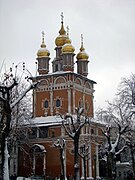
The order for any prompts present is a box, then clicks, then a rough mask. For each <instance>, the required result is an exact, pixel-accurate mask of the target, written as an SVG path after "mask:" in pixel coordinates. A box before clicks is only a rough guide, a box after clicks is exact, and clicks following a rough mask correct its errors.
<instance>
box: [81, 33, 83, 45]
mask: <svg viewBox="0 0 135 180" xmlns="http://www.w3.org/2000/svg"><path fill="white" fill-rule="evenodd" d="M81 45H83V34H81Z"/></svg>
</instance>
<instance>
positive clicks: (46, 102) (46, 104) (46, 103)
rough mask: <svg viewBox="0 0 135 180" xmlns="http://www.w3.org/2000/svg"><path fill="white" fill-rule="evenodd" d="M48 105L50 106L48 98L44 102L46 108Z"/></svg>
mask: <svg viewBox="0 0 135 180" xmlns="http://www.w3.org/2000/svg"><path fill="white" fill-rule="evenodd" d="M48 106H49V103H48V101H47V100H45V102H44V108H48Z"/></svg>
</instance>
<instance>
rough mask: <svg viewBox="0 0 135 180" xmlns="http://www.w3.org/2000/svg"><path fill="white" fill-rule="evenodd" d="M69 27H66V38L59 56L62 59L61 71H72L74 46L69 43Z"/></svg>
mask: <svg viewBox="0 0 135 180" xmlns="http://www.w3.org/2000/svg"><path fill="white" fill-rule="evenodd" d="M68 30H69V28H68V27H67V39H66V41H65V44H64V45H63V47H62V52H61V56H62V59H63V71H72V72H73V71H74V55H75V54H74V51H75V48H74V47H73V46H72V44H71V40H70V39H69V34H68Z"/></svg>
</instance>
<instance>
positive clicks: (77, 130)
mask: <svg viewBox="0 0 135 180" xmlns="http://www.w3.org/2000/svg"><path fill="white" fill-rule="evenodd" d="M75 110H76V116H73V115H71V114H69V113H67V114H66V115H65V117H64V120H63V127H64V129H65V131H66V133H67V134H68V136H69V137H70V138H71V139H73V142H74V179H75V180H79V179H80V172H79V137H80V134H81V129H82V127H83V126H84V125H85V124H86V123H88V122H89V118H88V117H86V116H85V117H84V116H83V111H84V109H83V108H81V107H79V108H76V109H75Z"/></svg>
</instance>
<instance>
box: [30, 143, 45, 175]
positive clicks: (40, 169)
mask: <svg viewBox="0 0 135 180" xmlns="http://www.w3.org/2000/svg"><path fill="white" fill-rule="evenodd" d="M32 156H33V160H32V162H33V175H34V176H45V173H46V150H45V147H44V146H43V145H40V144H34V145H33V146H32Z"/></svg>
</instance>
